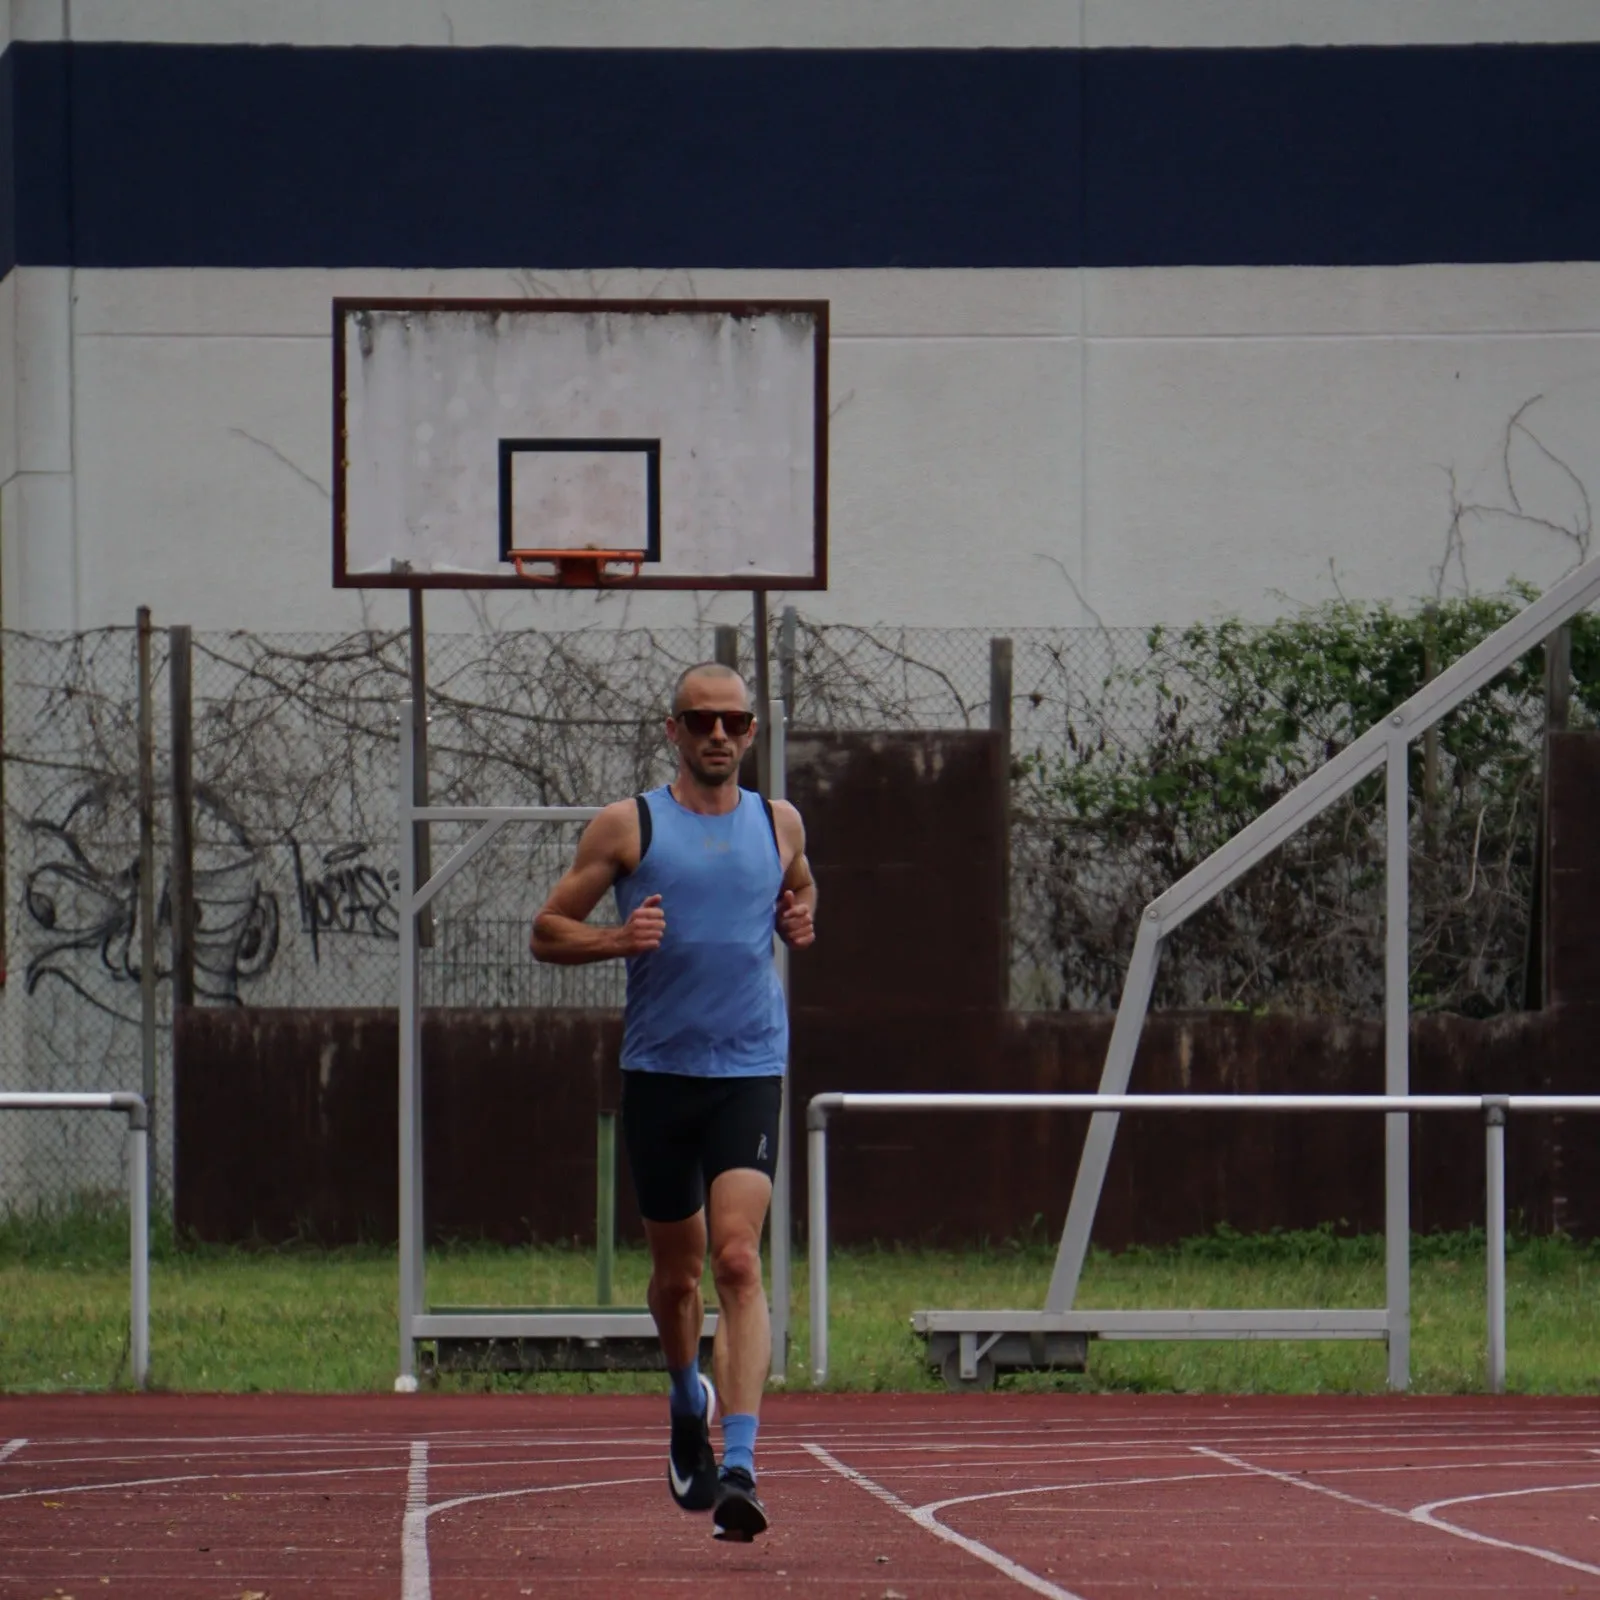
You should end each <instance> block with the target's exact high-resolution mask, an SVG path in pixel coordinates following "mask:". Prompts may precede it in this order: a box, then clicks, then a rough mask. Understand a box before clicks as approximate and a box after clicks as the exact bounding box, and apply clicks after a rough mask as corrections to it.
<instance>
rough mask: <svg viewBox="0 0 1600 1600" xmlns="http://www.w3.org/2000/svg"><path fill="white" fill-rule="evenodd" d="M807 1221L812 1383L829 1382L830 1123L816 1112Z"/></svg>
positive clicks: (811, 1119)
mask: <svg viewBox="0 0 1600 1600" xmlns="http://www.w3.org/2000/svg"><path fill="white" fill-rule="evenodd" d="M806 1182H807V1190H808V1193H807V1201H808V1217H807V1222H806V1250H807V1252H808V1259H809V1261H810V1268H811V1271H810V1277H811V1285H810V1287H811V1381H812V1383H813V1384H815V1385H816V1386H817V1387H818V1388H821V1386H822V1385H823V1384H824V1383H826V1382H827V1380H828V1121H827V1116H826V1113H824V1112H821V1111H816V1112H812V1113H810V1114H808V1116H807V1117H806Z"/></svg>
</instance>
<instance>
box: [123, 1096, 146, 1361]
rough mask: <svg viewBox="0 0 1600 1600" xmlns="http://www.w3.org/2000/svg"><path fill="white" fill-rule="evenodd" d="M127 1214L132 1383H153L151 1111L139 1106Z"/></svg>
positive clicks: (132, 1132)
mask: <svg viewBox="0 0 1600 1600" xmlns="http://www.w3.org/2000/svg"><path fill="white" fill-rule="evenodd" d="M128 1134H129V1144H130V1149H129V1160H128V1212H129V1230H128V1231H129V1233H130V1234H131V1236H132V1238H131V1242H130V1246H129V1248H130V1251H131V1253H132V1261H131V1263H130V1265H131V1269H132V1279H133V1282H132V1295H131V1300H132V1304H131V1307H130V1330H129V1336H128V1349H129V1355H130V1357H131V1360H132V1365H133V1381H134V1385H135V1386H136V1387H137V1388H140V1389H143V1388H144V1387H145V1386H146V1385H147V1384H148V1383H149V1381H150V1110H149V1106H148V1105H143V1106H140V1107H139V1108H138V1109H137V1110H136V1111H134V1112H132V1113H131V1114H130V1115H129V1118H128Z"/></svg>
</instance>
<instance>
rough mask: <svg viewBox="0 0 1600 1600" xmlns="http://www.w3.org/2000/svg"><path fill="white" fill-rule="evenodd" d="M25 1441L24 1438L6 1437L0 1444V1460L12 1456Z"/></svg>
mask: <svg viewBox="0 0 1600 1600" xmlns="http://www.w3.org/2000/svg"><path fill="white" fill-rule="evenodd" d="M27 1442H28V1441H27V1440H26V1439H7V1440H6V1442H5V1443H4V1444H0V1461H4V1460H6V1459H7V1458H8V1457H10V1456H14V1455H15V1454H16V1453H17V1451H19V1450H20V1449H21V1448H22V1447H23V1445H25V1444H26V1443H27Z"/></svg>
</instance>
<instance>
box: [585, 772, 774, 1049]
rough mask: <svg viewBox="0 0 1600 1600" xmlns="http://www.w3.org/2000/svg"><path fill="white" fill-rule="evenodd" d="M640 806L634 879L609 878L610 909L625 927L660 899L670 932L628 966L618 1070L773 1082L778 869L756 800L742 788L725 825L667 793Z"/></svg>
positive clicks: (631, 875) (725, 817) (657, 791)
mask: <svg viewBox="0 0 1600 1600" xmlns="http://www.w3.org/2000/svg"><path fill="white" fill-rule="evenodd" d="M640 798H641V799H642V801H643V803H644V805H645V807H646V808H647V809H648V812H649V816H650V828H649V836H648V847H647V848H646V850H645V852H644V858H643V860H641V861H640V863H639V866H638V869H637V870H636V871H634V872H630V873H628V874H627V875H626V876H625V877H621V878H618V879H617V883H616V897H617V910H618V912H619V914H620V915H621V917H622V918H623V919H624V920H626V918H627V917H628V915H629V913H630V912H632V911H633V910H634V908H635V907H636V906H638V905H640V904H642V903H643V901H644V900H645V899H646V898H647V897H648V896H650V895H653V894H658V895H660V896H661V909H662V911H663V913H664V914H665V916H666V919H667V931H666V934H665V936H664V938H663V939H662V941H661V946H660V948H659V949H656V950H647V951H645V952H644V953H643V954H641V955H636V956H630V957H629V958H628V999H627V1007H626V1010H625V1012H624V1014H623V1029H622V1066H623V1069H624V1070H625V1071H633V1072H675V1073H683V1074H686V1075H688V1076H691V1077H697V1078H754V1077H772V1076H776V1075H778V1074H781V1073H782V1072H783V1070H784V1064H785V1062H786V1061H787V1059H788V1054H789V1016H788V1012H787V1009H786V1008H785V1006H784V1002H783V989H782V987H781V985H780V984H779V982H778V975H777V971H776V969H775V967H774V966H773V960H772V938H773V922H774V918H775V917H776V914H777V903H778V895H779V893H780V891H781V888H782V884H783V865H782V862H781V861H780V860H779V857H778V845H777V840H776V839H775V838H774V837H773V829H772V824H771V822H770V821H769V820H768V816H767V810H766V807H765V806H764V805H763V804H762V802H761V797H760V796H759V795H756V794H753V793H751V792H750V791H749V790H745V789H741V790H740V791H739V804H738V805H737V806H735V807H734V809H733V810H732V811H730V812H728V813H727V814H726V815H723V816H704V815H702V814H701V813H700V812H697V811H690V810H687V809H686V808H685V807H683V806H681V805H679V804H678V802H677V801H676V800H674V799H673V797H672V794H671V791H670V790H669V789H668V788H666V787H665V786H663V787H662V788H660V789H652V790H650V792H649V793H648V794H645V795H643V796H641V797H640ZM641 820H642V819H641Z"/></svg>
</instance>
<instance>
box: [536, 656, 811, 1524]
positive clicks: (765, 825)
mask: <svg viewBox="0 0 1600 1600" xmlns="http://www.w3.org/2000/svg"><path fill="white" fill-rule="evenodd" d="M754 736H755V718H754V716H753V714H752V713H751V711H750V697H749V693H748V691H747V690H746V688H745V684H744V680H743V679H742V678H741V677H740V676H739V674H738V673H736V672H734V671H733V670H732V669H731V668H729V667H724V666H718V665H714V664H709V663H708V664H703V665H701V666H696V667H690V668H689V670H688V671H687V672H685V673H684V674H683V676H682V677H681V678H679V679H678V683H677V687H676V689H675V690H674V692H673V699H672V713H671V715H670V716H669V717H668V718H667V737H668V739H670V740H671V741H672V743H673V744H674V745H675V746H676V747H677V751H678V775H677V777H676V778H674V779H673V781H672V782H671V783H670V784H667V785H665V786H664V787H662V788H660V789H653V790H651V791H650V792H649V793H648V794H643V795H638V796H636V797H635V798H634V799H631V800H621V801H618V802H617V803H616V804H614V805H609V806H607V807H606V808H605V809H604V810H603V811H602V812H601V813H600V814H599V815H598V816H597V817H595V818H594V820H593V821H592V822H591V823H590V824H589V826H588V827H587V828H586V829H585V830H584V833H583V837H582V838H581V839H580V840H579V842H578V851H577V856H576V859H575V860H574V862H573V864H572V867H571V869H570V870H569V871H568V872H567V874H566V876H565V877H563V878H562V880H561V881H560V883H558V884H557V885H556V887H555V889H554V891H553V892H552V893H551V895H550V898H549V900H547V901H546V902H545V905H544V908H543V909H542V910H541V911H540V912H539V914H538V916H537V917H535V918H534V923H533V938H532V948H533V953H534V955H535V956H536V957H537V958H538V959H539V960H540V961H552V962H574V963H575V962H585V961H606V960H610V959H614V958H616V957H619V956H620V957H624V958H626V960H627V963H628V998H627V1007H626V1011H625V1013H624V1018H623V1034H622V1069H623V1071H622V1084H623V1089H622V1132H623V1140H624V1143H625V1145H626V1147H627V1152H628V1163H629V1167H630V1169H631V1170H632V1173H633V1185H634V1191H635V1193H636V1194H637V1195H638V1199H639V1209H640V1212H641V1213H642V1215H643V1217H644V1227H645V1235H646V1237H647V1239H648V1240H649V1243H650V1268H651V1270H650V1294H649V1301H650V1312H651V1315H652V1316H653V1317H654V1318H655V1324H656V1329H657V1331H658V1332H659V1334H660V1336H661V1349H662V1353H663V1355H664V1356H665V1357H666V1363H667V1369H668V1371H669V1373H670V1374H671V1380H672V1394H671V1401H670V1408H671V1415H672V1438H671V1445H670V1448H669V1452H668V1463H667V1481H668V1484H669V1486H670V1487H671V1490H672V1498H673V1499H674V1500H675V1501H676V1502H677V1503H678V1505H680V1506H681V1507H682V1508H683V1509H684V1510H685V1511H710V1512H712V1520H713V1522H714V1523H715V1524H716V1528H717V1535H718V1537H719V1538H729V1539H737V1540H749V1539H753V1538H754V1537H755V1536H756V1534H758V1533H761V1532H762V1531H764V1530H765V1528H766V1526H767V1513H766V1508H765V1507H764V1506H763V1505H762V1503H761V1501H760V1499H759V1498H758V1497H757V1495H756V1463H755V1444H756V1430H757V1425H758V1418H759V1414H760V1408H761V1394H762V1390H763V1388H764V1387H765V1384H766V1377H767V1370H768V1366H769V1363H770V1361H771V1357H772V1328H771V1323H770V1321H769V1318H768V1314H767V1301H766V1295H765V1293H764V1292H763V1290H762V1285H761V1229H762V1225H763V1223H764V1222H765V1220H766V1215H767V1206H768V1204H769V1203H770V1201H771V1199H772V1174H773V1169H774V1167H775V1166H776V1164H777V1159H778V1109H779V1105H780V1103H781V1101H782V1095H783V1071H784V1064H785V1062H786V1060H787V1059H788V1052H789V1018H788V1012H787V1010H786V1008H785V1006H784V1000H783V990H782V987H781V986H780V984H779V982H778V978H777V974H776V972H775V971H774V969H773V963H772V936H773V932H774V931H776V932H777V934H778V936H779V937H780V938H781V939H783V940H784V942H785V943H786V944H788V945H790V946H792V947H794V948H796V949H800V948H804V947H805V946H806V945H809V944H810V943H812V941H813V939H814V938H815V932H814V930H813V928H812V913H813V911H814V909H815V907H816V903H817V890H816V885H815V884H814V883H813V882H812V879H811V868H810V866H809V865H808V863H807V861H806V849H805V827H804V825H803V824H802V822H801V820H800V813H799V812H798V811H796V810H795V808H794V807H793V806H792V805H790V804H789V803H788V802H787V801H784V800H775V801H773V802H772V803H771V804H770V805H768V804H767V803H766V802H765V801H763V800H762V799H761V797H760V796H758V795H755V794H752V793H750V792H748V791H747V790H744V789H741V788H740V787H739V760H740V757H742V756H743V755H744V753H745V751H746V750H747V749H748V748H749V747H750V742H751V740H752V739H753V738H754ZM608 889H614V890H615V892H616V898H617V909H618V912H619V913H620V915H621V916H622V918H623V921H622V924H621V925H620V926H619V927H614V928H600V927H590V926H589V925H588V922H587V919H588V917H589V914H590V913H591V912H592V911H593V910H594V908H595V907H596V906H597V905H598V904H599V903H600V900H601V898H602V897H603V896H604V895H605V893H606V891H607V890H608ZM708 1243H709V1246H710V1252H711V1270H712V1275H713V1277H714V1279H715V1281H716V1287H717V1302H718V1305H719V1306H720V1308H721V1310H720V1315H719V1316H718V1318H717V1334H716V1340H715V1343H714V1346H713V1354H712V1371H713V1373H714V1375H715V1378H716V1385H715V1388H714V1389H713V1387H712V1385H711V1383H710V1382H709V1381H708V1380H707V1379H706V1378H705V1377H704V1376H703V1375H702V1374H701V1372H700V1367H699V1350H700V1330H701V1327H702V1325H703V1322H704V1316H705V1312H704V1308H703V1306H702V1303H701V1299H700V1280H701V1276H702V1274H703V1272H704V1270H705V1261H706V1249H707V1244H708ZM719 1399H720V1401H721V1404H722V1413H723V1416H722V1444H723V1457H722V1468H721V1471H720V1473H719V1472H718V1469H717V1460H716V1454H715V1452H714V1451H713V1450H712V1447H711V1429H710V1425H711V1422H712V1420H713V1418H714V1417H715V1415H716V1410H717V1401H718V1400H719Z"/></svg>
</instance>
